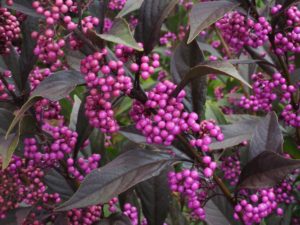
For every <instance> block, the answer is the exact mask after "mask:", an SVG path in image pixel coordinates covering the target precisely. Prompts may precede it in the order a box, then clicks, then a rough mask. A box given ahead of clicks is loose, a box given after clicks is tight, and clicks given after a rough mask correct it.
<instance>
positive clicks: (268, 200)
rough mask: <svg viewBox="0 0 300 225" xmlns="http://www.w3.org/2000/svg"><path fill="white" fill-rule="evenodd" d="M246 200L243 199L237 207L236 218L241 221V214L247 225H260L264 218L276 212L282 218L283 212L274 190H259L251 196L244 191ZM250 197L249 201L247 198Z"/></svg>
mask: <svg viewBox="0 0 300 225" xmlns="http://www.w3.org/2000/svg"><path fill="white" fill-rule="evenodd" d="M243 192H244V194H245V199H242V200H240V201H239V202H238V204H237V205H236V206H235V213H234V218H235V219H237V220H239V215H238V214H239V213H241V214H242V219H243V221H244V223H245V224H246V225H252V224H256V223H258V224H259V223H260V222H261V221H262V220H263V219H264V218H266V217H268V216H269V215H270V214H272V213H274V212H276V213H277V215H279V216H282V215H283V210H282V209H281V208H279V207H278V204H277V201H276V195H275V193H274V189H273V188H269V189H261V190H258V191H257V192H256V193H255V194H251V195H250V194H249V193H248V191H246V190H244V191H243ZM249 195H250V198H249V200H247V199H248V197H247V196H249Z"/></svg>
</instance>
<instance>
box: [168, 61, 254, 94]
mask: <svg viewBox="0 0 300 225" xmlns="http://www.w3.org/2000/svg"><path fill="white" fill-rule="evenodd" d="M208 74H221V75H226V76H230V77H233V78H235V79H237V80H239V81H240V82H242V83H244V84H246V85H247V86H249V87H250V88H251V85H250V84H248V82H247V81H246V80H245V79H244V78H243V77H242V76H241V75H240V74H239V72H238V71H237V70H236V68H235V67H234V66H233V65H232V64H231V63H229V62H227V61H206V62H203V63H201V64H199V65H197V66H195V67H193V68H192V69H191V70H189V72H188V73H187V74H186V75H185V76H184V78H183V79H182V81H181V82H180V84H179V85H178V86H177V87H176V89H175V90H174V91H173V93H172V95H173V96H177V95H178V94H179V92H180V91H181V90H182V89H183V88H184V87H185V86H186V85H187V84H188V83H189V82H191V81H193V80H194V79H196V78H199V77H201V76H205V75H208Z"/></svg>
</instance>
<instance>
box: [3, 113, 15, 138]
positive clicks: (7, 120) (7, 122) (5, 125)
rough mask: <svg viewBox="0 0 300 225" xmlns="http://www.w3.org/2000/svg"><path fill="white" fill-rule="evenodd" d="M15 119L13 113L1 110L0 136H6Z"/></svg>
mask: <svg viewBox="0 0 300 225" xmlns="http://www.w3.org/2000/svg"><path fill="white" fill-rule="evenodd" d="M13 119H14V115H13V114H12V112H10V111H8V110H6V109H3V108H0V135H5V134H6V131H7V129H8V128H9V125H10V124H11V121H12V120H13Z"/></svg>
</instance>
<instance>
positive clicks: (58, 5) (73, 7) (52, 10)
mask: <svg viewBox="0 0 300 225" xmlns="http://www.w3.org/2000/svg"><path fill="white" fill-rule="evenodd" d="M32 7H33V8H34V9H35V11H36V12H37V13H38V14H40V15H44V16H45V17H46V23H47V25H49V26H52V25H54V24H55V23H57V22H58V20H59V19H60V18H62V21H64V23H65V26H66V27H67V29H68V30H71V31H72V30H74V29H76V28H77V26H78V25H77V23H75V22H73V21H72V18H71V17H70V16H68V13H72V12H73V13H74V12H77V4H76V1H73V0H55V1H54V4H53V5H52V6H51V7H50V6H49V3H48V1H42V0H40V1H34V2H33V3H32Z"/></svg>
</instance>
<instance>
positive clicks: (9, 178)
mask: <svg viewBox="0 0 300 225" xmlns="http://www.w3.org/2000/svg"><path fill="white" fill-rule="evenodd" d="M0 162H1V163H0V164H1V166H2V159H0ZM0 176H1V180H0V218H1V219H3V218H5V217H6V214H7V212H8V211H9V210H12V209H15V208H18V207H19V203H20V202H23V203H25V204H28V205H34V204H36V203H37V202H42V203H44V204H50V203H54V204H56V203H59V202H60V201H61V200H60V197H59V195H58V194H57V193H53V194H48V193H46V189H47V188H46V185H45V184H44V183H43V178H44V172H43V171H42V170H41V169H40V168H38V167H35V166H34V165H27V164H26V162H25V160H22V159H20V158H19V157H16V156H13V158H12V160H11V162H10V164H9V166H8V167H7V168H6V169H5V170H1V171H0Z"/></svg>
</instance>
